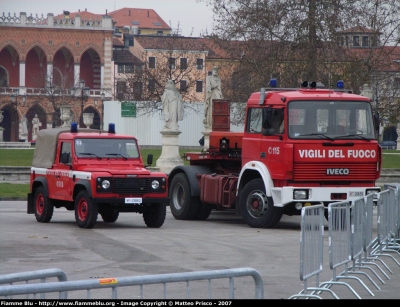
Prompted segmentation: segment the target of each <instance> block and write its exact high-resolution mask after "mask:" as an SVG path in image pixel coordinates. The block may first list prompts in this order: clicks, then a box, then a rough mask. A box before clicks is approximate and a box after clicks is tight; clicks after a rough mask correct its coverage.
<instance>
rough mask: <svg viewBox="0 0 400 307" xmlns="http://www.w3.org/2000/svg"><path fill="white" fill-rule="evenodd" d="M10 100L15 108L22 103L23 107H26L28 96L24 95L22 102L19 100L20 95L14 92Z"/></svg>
mask: <svg viewBox="0 0 400 307" xmlns="http://www.w3.org/2000/svg"><path fill="white" fill-rule="evenodd" d="M10 101H11V105H12V106H13V107H14V108H15V109H17V108H18V105H20V106H22V107H25V105H26V96H22V102H19V101H18V95H16V94H14V93H12V94H11V95H10Z"/></svg>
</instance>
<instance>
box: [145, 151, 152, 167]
mask: <svg viewBox="0 0 400 307" xmlns="http://www.w3.org/2000/svg"><path fill="white" fill-rule="evenodd" d="M152 164H153V154H149V155H147V165H146V167H147V166H151V165H152Z"/></svg>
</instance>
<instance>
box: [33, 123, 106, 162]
mask: <svg viewBox="0 0 400 307" xmlns="http://www.w3.org/2000/svg"><path fill="white" fill-rule="evenodd" d="M70 131H71V127H58V128H52V129H42V130H40V131H39V133H38V135H37V138H36V145H35V151H34V153H33V161H32V167H40V168H51V166H52V165H53V163H54V159H55V157H56V149H57V140H58V136H59V135H60V134H61V133H63V132H70ZM78 131H80V132H100V130H96V129H84V130H78Z"/></svg>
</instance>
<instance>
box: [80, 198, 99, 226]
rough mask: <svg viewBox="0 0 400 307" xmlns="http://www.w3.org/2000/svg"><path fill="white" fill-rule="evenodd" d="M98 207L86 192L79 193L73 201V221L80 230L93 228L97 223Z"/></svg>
mask: <svg viewBox="0 0 400 307" xmlns="http://www.w3.org/2000/svg"><path fill="white" fill-rule="evenodd" d="M98 211H99V208H98V205H97V204H95V203H93V202H92V200H91V198H90V197H89V195H88V193H87V192H86V191H80V192H79V193H78V195H77V196H76V199H75V220H76V223H77V224H78V226H79V227H80V228H93V227H94V225H95V224H96V222H97V214H98Z"/></svg>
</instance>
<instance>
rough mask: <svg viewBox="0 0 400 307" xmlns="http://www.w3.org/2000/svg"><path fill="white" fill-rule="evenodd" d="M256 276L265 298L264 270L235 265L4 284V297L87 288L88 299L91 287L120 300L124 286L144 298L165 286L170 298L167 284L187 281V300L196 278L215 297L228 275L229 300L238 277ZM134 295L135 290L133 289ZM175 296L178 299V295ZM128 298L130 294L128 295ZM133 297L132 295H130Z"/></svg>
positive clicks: (63, 295)
mask: <svg viewBox="0 0 400 307" xmlns="http://www.w3.org/2000/svg"><path fill="white" fill-rule="evenodd" d="M246 276H247V277H252V278H253V280H254V284H255V293H254V297H252V298H254V299H264V283H263V280H262V277H261V275H260V273H259V272H258V271H257V270H255V269H253V268H233V269H225V270H211V271H199V272H184V273H170V274H157V275H146V276H130V277H119V278H101V279H90V280H77V281H62V282H49V283H36V284H22V285H7V286H0V297H6V298H13V296H15V295H24V294H27V295H30V294H32V295H34V298H35V297H36V294H46V293H58V294H59V296H58V298H59V299H68V293H69V292H71V291H80V293H82V291H86V297H80V298H84V299H92V297H91V296H92V295H91V290H94V289H103V290H108V291H106V292H104V291H103V292H102V293H101V294H102V297H101V298H102V299H106V298H105V297H104V295H105V293H107V292H108V293H109V295H110V299H120V298H122V297H119V293H118V290H119V289H121V288H123V287H132V286H139V290H140V299H143V296H144V295H143V293H144V292H143V288H144V286H145V285H155V284H162V285H163V298H164V299H166V298H167V292H168V291H167V285H170V284H171V283H179V282H183V283H185V284H186V287H185V289H184V290H185V296H186V297H184V298H183V299H190V298H191V297H190V282H192V281H207V294H208V297H207V298H208V299H211V298H212V297H211V296H212V290H213V289H212V281H215V280H216V279H223V278H228V280H229V287H228V290H229V293H228V294H229V299H234V298H235V297H234V296H235V283H234V280H235V278H237V277H246ZM129 294H130V295H132V291H130V292H129ZM172 295H173V294H171V293H170V296H171V298H175V299H178V297H176V296H172ZM124 298H126V297H124ZM129 298H130V299H131V298H132V297H129Z"/></svg>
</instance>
